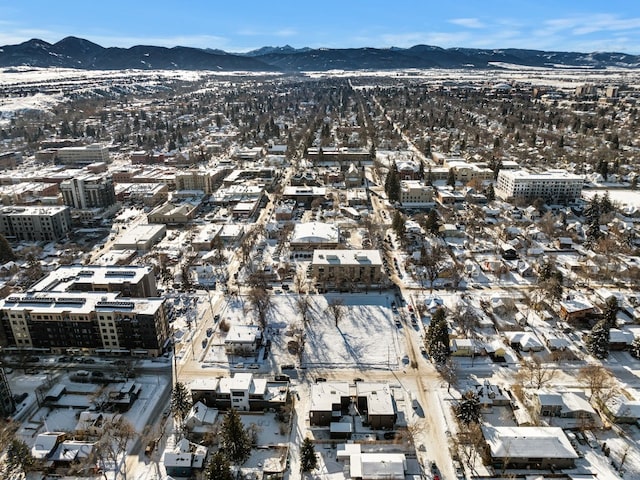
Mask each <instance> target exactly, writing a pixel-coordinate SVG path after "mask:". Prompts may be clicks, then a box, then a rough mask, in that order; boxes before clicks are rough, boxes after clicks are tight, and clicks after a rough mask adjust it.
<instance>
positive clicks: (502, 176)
mask: <svg viewBox="0 0 640 480" xmlns="http://www.w3.org/2000/svg"><path fill="white" fill-rule="evenodd" d="M583 184H584V179H583V178H582V177H581V176H579V175H574V174H572V173H569V172H567V171H566V170H549V171H547V172H544V173H531V172H528V171H527V170H500V173H499V174H498V180H497V181H496V186H495V193H496V196H497V197H499V198H501V199H503V200H507V201H510V200H517V199H522V200H534V199H536V198H542V199H544V201H545V202H547V203H568V202H573V201H575V200H577V199H579V198H580V194H581V192H582V186H583Z"/></svg>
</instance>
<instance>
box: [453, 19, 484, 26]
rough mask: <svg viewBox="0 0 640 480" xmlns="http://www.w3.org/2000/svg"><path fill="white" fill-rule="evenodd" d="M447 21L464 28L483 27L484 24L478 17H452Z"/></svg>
mask: <svg viewBox="0 0 640 480" xmlns="http://www.w3.org/2000/svg"><path fill="white" fill-rule="evenodd" d="M449 23H453V24H454V25H459V26H461V27H466V28H485V27H486V25H485V24H484V23H483V22H481V21H480V19H478V18H452V19H450V20H449Z"/></svg>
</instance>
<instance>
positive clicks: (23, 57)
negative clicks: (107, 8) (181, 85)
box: [0, 37, 275, 71]
mask: <svg viewBox="0 0 640 480" xmlns="http://www.w3.org/2000/svg"><path fill="white" fill-rule="evenodd" d="M21 65H28V66H32V67H66V68H81V69H88V70H103V69H104V70H121V69H128V68H131V69H143V70H222V71H238V70H247V71H273V70H275V68H274V67H273V66H271V65H268V64H266V63H263V62H262V61H261V60H259V59H257V58H250V57H245V56H241V55H229V54H226V53H217V52H214V51H206V50H203V49H200V48H191V47H173V48H166V47H154V46H145V45H136V46H135V47H131V48H116V47H111V48H105V47H101V46H100V45H97V44H95V43H92V42H89V41H88V40H84V39H82V38H77V37H67V38H64V39H62V40H60V41H59V42H57V43H54V44H50V43H47V42H45V41H43V40H37V39H33V40H28V41H26V42H24V43H21V44H19V45H6V46H4V47H0V67H14V66H21Z"/></svg>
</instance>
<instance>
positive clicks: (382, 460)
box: [351, 453, 406, 480]
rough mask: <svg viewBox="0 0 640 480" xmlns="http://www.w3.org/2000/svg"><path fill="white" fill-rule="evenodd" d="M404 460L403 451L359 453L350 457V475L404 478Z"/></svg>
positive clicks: (396, 479) (370, 477) (371, 478)
mask: <svg viewBox="0 0 640 480" xmlns="http://www.w3.org/2000/svg"><path fill="white" fill-rule="evenodd" d="M358 457H359V460H360V461H359V462H358V461H357V459H358ZM354 460H355V461H354ZM405 462H406V459H405V456H404V453H361V454H360V455H359V456H356V458H354V457H351V477H352V478H355V477H362V478H366V479H369V480H377V479H385V480H386V479H391V480H404V469H405ZM354 473H355V475H354Z"/></svg>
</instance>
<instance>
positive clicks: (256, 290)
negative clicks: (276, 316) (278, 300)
mask: <svg viewBox="0 0 640 480" xmlns="http://www.w3.org/2000/svg"><path fill="white" fill-rule="evenodd" d="M248 297H249V303H250V304H251V307H252V308H253V311H254V312H255V314H256V317H257V320H258V324H259V325H260V327H262V329H263V330H264V329H265V328H267V315H268V314H269V312H270V311H271V309H272V308H273V304H272V303H271V295H270V294H269V291H268V290H266V289H264V288H261V287H253V288H252V289H251V290H249V295H248Z"/></svg>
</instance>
